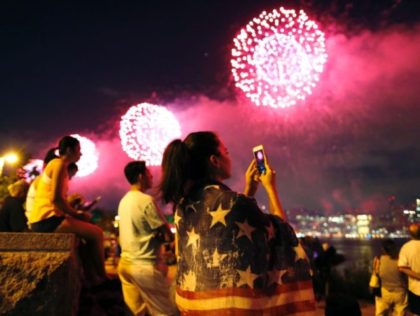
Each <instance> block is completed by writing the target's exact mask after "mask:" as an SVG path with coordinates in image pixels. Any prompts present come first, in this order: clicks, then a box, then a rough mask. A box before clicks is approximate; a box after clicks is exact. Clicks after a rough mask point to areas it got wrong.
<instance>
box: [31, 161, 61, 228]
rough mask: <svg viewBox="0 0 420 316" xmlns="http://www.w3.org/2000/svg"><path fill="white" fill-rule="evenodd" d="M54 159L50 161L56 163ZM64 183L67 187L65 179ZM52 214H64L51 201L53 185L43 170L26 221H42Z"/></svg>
mask: <svg viewBox="0 0 420 316" xmlns="http://www.w3.org/2000/svg"><path fill="white" fill-rule="evenodd" d="M55 160H56V159H54V160H53V161H51V162H50V163H52V164H54V163H57V162H56V161H55ZM65 179H66V180H65V181H66V183H65V185H64V187H65V188H67V180H68V178H67V177H66V178H65ZM52 216H64V213H63V212H62V211H60V210H59V209H57V207H56V206H55V205H54V202H53V187H52V180H51V178H50V177H48V175H47V174H46V173H45V170H44V172H42V174H41V178H40V180H39V183H38V187H37V189H36V193H35V199H34V204H33V210H32V212H30V214H29V218H28V222H29V223H30V224H32V223H36V222H39V221H42V220H44V219H47V218H50V217H52Z"/></svg>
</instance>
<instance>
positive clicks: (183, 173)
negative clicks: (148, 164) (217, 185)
mask: <svg viewBox="0 0 420 316" xmlns="http://www.w3.org/2000/svg"><path fill="white" fill-rule="evenodd" d="M219 144H220V141H219V138H218V137H217V135H216V134H215V133H213V132H207V131H206V132H195V133H191V134H189V135H188V136H187V138H185V140H184V141H181V140H180V139H177V140H174V141H172V142H171V143H170V144H169V145H168V146H167V147H166V149H165V152H164V153H163V159H162V181H161V184H160V191H161V194H162V199H163V200H164V201H165V202H166V203H170V202H173V203H175V204H178V203H179V201H180V200H181V198H183V197H185V196H186V195H188V193H189V192H188V190H189V188H191V187H192V186H193V185H194V184H196V183H199V182H200V181H205V180H206V179H210V178H211V176H212V175H211V170H210V166H209V157H210V156H211V155H217V154H219V152H218V146H219Z"/></svg>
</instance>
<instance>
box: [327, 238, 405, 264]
mask: <svg viewBox="0 0 420 316" xmlns="http://www.w3.org/2000/svg"><path fill="white" fill-rule="evenodd" d="M394 240H395V242H396V243H397V245H398V246H399V247H401V246H402V245H403V244H404V243H405V242H406V241H407V240H408V239H402V238H401V239H394ZM322 242H325V243H328V244H329V245H330V246H333V247H334V248H335V249H336V250H337V253H339V254H342V255H344V256H345V261H344V262H343V263H341V264H340V265H338V266H337V267H336V270H337V271H339V272H343V271H344V270H350V271H355V270H363V269H366V268H368V269H370V266H371V263H372V259H373V257H374V256H377V255H379V254H380V253H381V242H382V239H370V240H362V239H325V240H322Z"/></svg>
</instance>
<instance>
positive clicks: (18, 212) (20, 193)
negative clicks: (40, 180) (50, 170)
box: [0, 180, 29, 232]
mask: <svg viewBox="0 0 420 316" xmlns="http://www.w3.org/2000/svg"><path fill="white" fill-rule="evenodd" d="M28 188H29V184H28V183H27V182H26V181H25V180H19V181H16V182H15V183H13V184H11V185H9V186H8V188H7V189H8V190H9V196H8V197H6V199H5V200H4V203H3V206H2V207H1V209H0V232H23V231H27V230H28V226H27V218H26V216H25V209H24V208H23V203H24V202H25V198H26V193H27V192H28Z"/></svg>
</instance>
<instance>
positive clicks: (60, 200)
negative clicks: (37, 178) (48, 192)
mask: <svg viewBox="0 0 420 316" xmlns="http://www.w3.org/2000/svg"><path fill="white" fill-rule="evenodd" d="M51 167H52V170H51V186H52V193H53V197H52V202H53V203H54V205H55V206H56V207H57V209H59V210H60V211H62V212H64V213H66V214H68V215H70V216H72V217H75V218H78V219H82V220H88V218H87V217H88V216H89V215H88V214H85V213H84V212H83V211H79V210H76V209H74V208H73V207H71V205H70V204H69V203H68V202H67V199H66V197H65V196H66V192H65V183H66V181H67V178H66V177H67V170H66V166H65V164H64V162H63V161H62V160H61V159H59V160H58V161H55V163H54V164H53V165H52V166H51Z"/></svg>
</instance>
